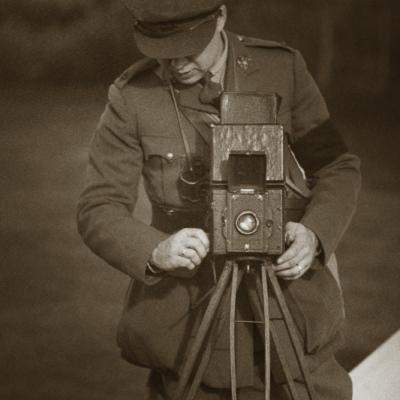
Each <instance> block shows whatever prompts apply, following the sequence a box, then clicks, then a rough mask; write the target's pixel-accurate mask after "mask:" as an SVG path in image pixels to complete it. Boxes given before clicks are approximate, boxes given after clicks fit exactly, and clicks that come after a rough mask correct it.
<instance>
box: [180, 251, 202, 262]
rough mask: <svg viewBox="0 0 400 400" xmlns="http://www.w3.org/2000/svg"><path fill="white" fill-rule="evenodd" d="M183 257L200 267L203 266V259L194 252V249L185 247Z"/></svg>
mask: <svg viewBox="0 0 400 400" xmlns="http://www.w3.org/2000/svg"><path fill="white" fill-rule="evenodd" d="M181 256H182V257H186V258H188V259H189V260H191V261H192V262H193V264H195V265H200V264H201V258H200V257H199V255H198V254H197V251H196V250H193V249H190V248H188V247H185V248H184V249H183V250H182V252H181Z"/></svg>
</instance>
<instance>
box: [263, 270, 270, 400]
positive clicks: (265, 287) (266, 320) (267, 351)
mask: <svg viewBox="0 0 400 400" xmlns="http://www.w3.org/2000/svg"><path fill="white" fill-rule="evenodd" d="M261 284H262V288H261V290H262V299H263V300H262V301H263V312H264V349H265V352H264V354H265V356H264V363H265V400H268V399H269V394H270V393H271V363H270V360H271V357H270V355H271V349H270V339H269V330H270V320H269V304H268V282H267V266H266V264H265V263H264V264H263V265H262V267H261Z"/></svg>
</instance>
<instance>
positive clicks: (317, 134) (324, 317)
mask: <svg viewBox="0 0 400 400" xmlns="http://www.w3.org/2000/svg"><path fill="white" fill-rule="evenodd" d="M228 38H229V46H230V47H229V55H228V64H227V71H226V77H225V90H227V91H233V90H239V91H259V92H268V93H277V94H278V95H279V96H280V97H281V99H282V101H281V105H280V109H279V115H278V122H279V123H281V124H283V125H284V129H285V132H286V133H287V137H288V141H289V143H290V146H291V151H293V153H294V155H295V156H296V159H292V162H291V163H290V164H289V165H288V166H287V169H288V170H287V172H288V177H289V178H290V179H292V180H293V181H294V182H295V184H296V185H297V186H298V187H299V188H300V191H303V192H309V194H310V201H309V203H308V205H307V207H306V209H305V212H304V215H303V216H302V218H301V219H300V222H301V223H302V224H304V225H305V226H306V227H308V228H309V229H311V230H312V231H314V232H315V233H316V235H317V236H318V238H319V240H320V243H321V248H322V254H321V256H320V257H319V259H316V261H315V263H314V265H313V267H312V268H311V269H310V270H309V271H307V273H306V274H304V275H303V276H302V277H301V278H300V279H297V280H295V281H282V288H283V291H284V294H285V297H286V300H287V302H288V306H289V308H290V310H291V312H292V314H293V317H294V319H295V322H296V325H297V327H298V329H299V332H300V335H301V337H302V339H303V342H304V352H305V354H306V358H307V362H308V365H309V368H310V370H315V369H316V368H318V366H320V365H322V364H323V363H324V362H325V361H326V360H328V359H329V357H331V356H332V354H333V353H334V352H335V351H336V350H337V349H338V347H339V345H340V344H341V343H342V340H341V326H342V322H343V315H344V313H343V303H342V297H341V291H340V288H339V286H338V283H337V281H336V280H335V276H334V274H332V272H331V271H330V270H329V269H328V268H327V267H326V265H327V264H328V261H329V260H330V259H331V257H332V255H333V253H334V251H335V249H336V247H337V244H338V242H339V241H340V239H341V237H342V236H343V233H344V232H345V230H346V228H347V227H348V224H349V222H350V220H351V217H352V215H353V213H354V210H355V206H356V200H357V194H358V191H359V187H360V170H359V168H360V163H359V159H358V158H357V157H356V156H354V155H352V154H349V153H348V152H347V150H346V147H345V145H344V144H343V142H342V141H341V139H340V137H339V135H338V134H337V132H336V131H335V129H334V127H333V125H332V124H331V122H330V119H329V113H328V110H327V107H326V105H325V102H324V99H323V97H322V96H321V94H320V92H319V90H318V88H317V86H316V84H315V82H314V80H313V79H312V77H311V76H310V74H309V72H308V70H307V67H306V64H305V62H304V60H303V58H302V56H301V54H300V53H299V52H298V51H296V50H294V49H291V48H289V47H287V46H284V45H281V44H278V43H275V42H268V41H264V40H259V39H252V38H245V37H241V36H238V35H235V34H232V33H229V32H228ZM156 66H157V63H156V62H155V61H154V60H150V59H144V60H141V61H139V62H138V63H136V64H134V65H133V66H132V67H131V68H129V69H128V70H127V71H126V72H125V73H124V74H123V75H122V76H121V77H120V78H118V79H117V80H116V81H115V82H114V84H113V85H112V86H111V87H110V91H109V103H108V105H107V107H106V109H105V111H104V113H103V115H102V117H101V120H100V123H99V125H98V127H97V129H96V132H95V135H94V137H93V141H92V143H91V148H90V158H89V165H88V170H87V183H86V187H85V190H84V191H83V193H82V195H81V198H80V200H79V205H78V226H79V231H80V233H81V235H82V237H83V239H84V241H85V243H86V244H87V245H88V246H89V247H90V248H91V249H92V250H93V251H94V252H95V253H96V254H98V255H99V256H100V257H102V258H103V259H104V260H105V261H107V262H108V263H109V264H110V265H112V266H114V267H116V268H118V269H119V270H121V271H122V272H124V273H126V274H128V275H129V276H130V277H131V278H132V285H131V288H130V291H129V294H128V297H127V301H126V304H125V307H124V313H123V317H122V319H121V323H120V326H119V333H118V342H119V345H120V346H121V348H122V352H123V355H124V357H125V358H127V359H128V360H129V361H131V362H133V363H136V364H138V365H142V366H146V367H149V368H152V369H157V370H159V371H162V372H163V373H164V372H165V373H172V374H176V373H177V372H178V370H179V366H180V364H181V362H182V358H183V356H184V354H185V352H186V351H187V348H188V346H189V345H190V341H191V338H192V336H193V334H194V332H195V330H196V327H197V326H198V321H199V316H201V311H202V310H203V309H204V307H203V306H198V304H197V302H198V300H199V299H200V298H201V297H202V296H203V295H204V294H205V293H206V292H207V291H209V290H210V288H211V287H212V285H213V281H212V276H211V272H210V269H209V268H207V266H206V265H202V266H201V267H200V268H199V269H198V271H197V274H196V275H195V276H193V277H187V278H186V279H185V278H176V277H172V276H165V277H164V278H162V279H159V278H154V277H151V276H148V275H146V263H147V261H148V260H149V259H150V256H151V253H152V251H153V249H154V248H155V247H156V246H157V244H158V243H159V242H160V241H162V240H164V239H166V238H167V237H169V235H170V234H171V233H172V232H174V231H176V230H178V229H180V228H183V227H185V226H190V227H193V226H200V225H199V223H198V220H200V219H201V218H196V213H197V215H201V214H202V213H203V212H204V208H202V207H201V206H194V205H192V204H189V205H188V204H187V203H185V201H183V200H182V199H181V197H180V195H179V189H178V186H177V181H178V177H179V175H180V173H181V171H182V168H184V165H185V158H186V155H185V149H184V145H183V143H182V139H181V137H180V135H179V125H178V121H177V116H176V112H175V110H174V105H173V102H172V100H171V96H170V93H169V91H168V87H167V86H166V85H165V83H163V82H162V80H161V79H160V78H159V77H158V76H157V74H156V73H155V68H156ZM200 89H201V87H200V84H196V85H193V86H183V85H181V86H179V85H177V86H176V87H175V94H176V97H177V99H178V102H179V107H180V109H181V110H182V114H183V115H184V116H185V118H183V120H182V121H183V127H184V130H185V132H186V135H187V137H188V140H189V144H190V149H191V151H192V153H193V154H194V155H195V156H198V157H200V158H202V159H204V160H208V157H209V153H210V149H209V143H210V135H211V129H210V127H209V125H208V124H207V122H206V121H207V120H206V119H204V118H203V117H202V116H203V115H204V114H216V115H217V114H218V110H217V109H215V107H214V106H212V105H206V104H201V103H200V102H199V99H198V94H199V91H200ZM193 115H194V117H193ZM196 115H197V118H196ZM189 116H192V117H189ZM297 162H298V163H299V164H300V165H301V167H302V168H303V170H304V172H305V175H306V180H304V179H303V175H302V173H301V171H300V169H299V166H298V163H297ZM141 175H142V176H143V177H144V183H145V188H146V191H147V194H148V196H149V199H150V202H151V203H152V206H153V220H152V224H151V226H148V225H146V224H144V223H143V222H141V221H139V220H137V219H135V218H133V217H132V211H133V209H134V207H135V203H136V199H137V188H138V184H139V179H140V176H141ZM186 212H187V213H188V214H187V215H188V217H187V218H186V217H185V215H186V214H185V213H186ZM174 213H175V214H177V215H178V216H179V218H178V219H177V218H174ZM169 221H170V222H169ZM242 303H243V309H242V310H241V312H242V313H243V315H244V316H246V315H247V314H249V313H250V311H249V309H248V307H247V308H246V304H245V303H246V302H245V301H244V302H242ZM238 330H239V332H238V341H240V343H241V346H240V349H239V351H238V384H239V387H246V386H252V385H253V384H254V376H255V371H254V365H255V362H254V343H253V342H254V340H253V337H254V335H253V331H252V328H251V327H250V328H249V327H242V328H238ZM228 365H229V343H228V339H227V335H224V334H222V335H221V338H219V340H218V342H217V345H216V347H215V350H214V353H213V355H212V358H211V361H210V364H209V366H208V369H207V371H206V374H205V376H204V379H203V381H204V383H205V384H207V385H208V386H210V387H214V388H224V387H225V388H226V387H229V382H230V377H229V368H228Z"/></svg>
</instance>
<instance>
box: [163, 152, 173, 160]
mask: <svg viewBox="0 0 400 400" xmlns="http://www.w3.org/2000/svg"><path fill="white" fill-rule="evenodd" d="M165 157H167V160H168V161H171V160H172V159H173V158H174V153H167V154H166V155H165Z"/></svg>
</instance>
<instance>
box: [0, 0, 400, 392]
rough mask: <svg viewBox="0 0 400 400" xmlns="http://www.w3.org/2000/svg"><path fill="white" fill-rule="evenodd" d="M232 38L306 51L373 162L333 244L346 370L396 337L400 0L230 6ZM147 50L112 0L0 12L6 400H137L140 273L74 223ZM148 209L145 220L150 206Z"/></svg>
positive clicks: (11, 5)
mask: <svg viewBox="0 0 400 400" xmlns="http://www.w3.org/2000/svg"><path fill="white" fill-rule="evenodd" d="M228 4H229V14H230V15H229V29H230V30H233V31H235V32H238V33H242V34H246V35H252V36H258V37H263V38H268V39H273V40H278V41H284V42H287V43H288V44H290V45H291V46H293V47H296V48H299V49H300V50H301V51H302V52H303V54H304V56H305V58H306V60H307V62H308V65H309V68H310V70H311V71H312V73H313V75H314V77H315V78H316V80H317V82H318V84H319V86H320V88H321V90H322V92H323V94H324V95H325V97H326V99H327V102H328V105H329V108H330V111H331V114H332V117H333V118H334V120H335V121H336V123H337V125H338V127H339V128H340V130H341V132H342V133H343V135H344V137H345V139H346V141H347V143H348V145H349V146H350V148H351V149H352V151H354V152H356V153H357V154H359V155H360V157H361V158H362V162H363V177H364V178H363V190H362V193H361V197H360V203H359V209H358V212H357V214H356V216H355V218H354V221H353V224H352V226H351V228H350V229H349V231H348V233H347V234H346V236H345V238H344V240H343V242H342V243H341V245H340V247H339V249H338V256H339V261H340V272H341V277H342V282H343V289H344V296H345V301H346V305H347V325H346V336H347V344H346V347H345V348H344V349H343V350H342V351H341V352H340V354H339V355H338V358H339V360H340V361H341V363H342V364H343V365H344V366H345V367H346V368H347V369H348V370H351V369H352V368H353V367H354V366H356V365H357V364H358V363H359V362H360V361H361V360H362V359H363V358H364V357H366V356H367V355H368V354H369V353H370V352H371V351H373V350H374V349H375V348H376V347H377V346H378V345H380V344H381V343H383V342H384V341H385V340H386V339H387V338H388V337H389V336H390V335H391V334H392V333H394V332H395V331H397V330H398V329H399V328H400V322H399V321H400V307H399V304H400V302H399V300H400V295H399V283H400V265H399V258H400V226H399V222H400V221H399V208H400V207H399V194H400V185H399V184H400V178H399V173H400V168H399V167H400V163H399V158H400V157H399V147H400V140H399V138H398V134H399V132H398V130H399V123H398V119H399V115H400V113H399V99H398V93H399V89H400V87H399V86H400V82H399V67H400V46H399V43H400V40H399V36H400V21H399V16H400V13H399V10H400V3H399V2H398V1H395V0H393V1H390V0H347V1H342V0H325V1H322V0H303V1H298V0H248V1H240V0H236V1H230V2H229V3H228ZM138 57H140V55H139V54H138V52H137V50H136V49H135V46H134V43H133V35H132V19H131V18H130V17H129V15H127V13H126V11H125V10H124V8H123V7H122V6H121V5H120V4H119V2H118V1H116V0H115V1H112V0H86V1H84V2H83V1H79V0H35V1H28V0H1V2H0V116H1V118H0V185H1V186H0V187H1V202H0V262H1V265H0V268H1V269H0V399H7V400H8V399H10V400H11V399H12V400H28V399H29V400H31V399H41V400H53V399H58V400H64V399H65V400H67V399H74V400H79V399H82V400H88V399H96V400H102V399H110V398H113V399H114V400H125V399H140V398H141V393H143V390H144V385H145V378H146V376H147V371H146V370H144V369H140V368H136V367H133V366H130V365H129V364H127V363H125V362H124V361H122V360H121V359H120V357H119V354H118V349H117V347H116V344H115V333H116V326H117V322H118V319H119V316H120V313H121V306H122V301H123V296H124V292H125V291H126V288H127V285H128V281H129V279H128V278H127V277H126V276H124V275H123V274H121V273H119V272H118V271H116V270H113V269H112V268H110V267H108V266H107V265H106V264H105V263H104V262H103V261H101V260H100V259H98V258H97V257H96V256H94V255H93V254H92V253H91V252H90V251H89V250H88V249H87V248H85V247H84V245H83V244H82V242H81V240H80V238H79V237H78V234H77V232H76V227H75V204H76V200H77V197H78V196H79V193H80V190H81V189H82V187H83V181H84V170H85V163H86V157H87V150H88V145H89V142H90V138H91V135H92V132H93V130H94V128H95V126H96V123H97V119H98V117H99V115H100V113H101V112H102V109H103V107H104V104H105V101H106V93H107V87H108V85H109V84H110V83H111V82H112V80H113V79H114V78H115V77H117V76H118V75H119V74H120V73H121V72H122V71H123V70H124V69H125V68H126V67H128V66H129V65H130V64H131V63H132V62H134V61H135V60H136V59H137V58H138ZM137 213H138V214H140V215H141V216H143V217H144V218H145V219H148V217H149V215H148V210H147V208H146V200H145V199H144V198H143V197H142V198H141V200H140V202H139V204H138V207H137Z"/></svg>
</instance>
